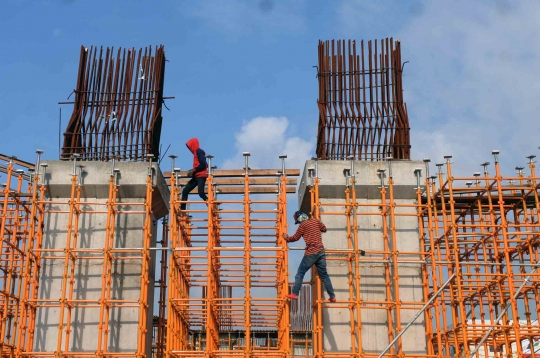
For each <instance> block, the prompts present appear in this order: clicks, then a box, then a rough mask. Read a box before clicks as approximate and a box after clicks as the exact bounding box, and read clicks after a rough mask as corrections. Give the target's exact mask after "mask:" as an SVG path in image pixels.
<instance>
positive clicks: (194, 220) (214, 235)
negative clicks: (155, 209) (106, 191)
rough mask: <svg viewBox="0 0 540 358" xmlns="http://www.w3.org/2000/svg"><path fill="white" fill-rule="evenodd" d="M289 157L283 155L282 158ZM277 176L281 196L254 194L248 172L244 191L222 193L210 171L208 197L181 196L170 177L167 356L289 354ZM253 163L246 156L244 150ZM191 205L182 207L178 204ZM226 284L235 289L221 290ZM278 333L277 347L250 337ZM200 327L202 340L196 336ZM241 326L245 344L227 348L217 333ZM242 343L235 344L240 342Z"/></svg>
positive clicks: (282, 201)
mask: <svg viewBox="0 0 540 358" xmlns="http://www.w3.org/2000/svg"><path fill="white" fill-rule="evenodd" d="M282 160H284V158H282ZM284 166H285V165H284V162H283V170H282V172H281V173H280V174H279V180H278V182H277V186H276V188H275V189H276V190H275V192H276V193H277V198H276V199H275V200H271V199H258V198H257V199H256V198H255V196H256V195H253V194H251V192H250V171H249V169H246V170H245V173H244V175H243V179H244V181H243V194H241V197H240V198H238V199H221V198H219V196H220V194H218V190H217V188H216V186H215V180H214V176H213V173H212V172H211V173H210V175H209V176H208V178H207V182H206V183H207V192H208V201H207V203H206V204H207V206H206V207H202V209H199V207H201V206H203V205H204V203H203V202H201V201H185V202H183V201H181V200H180V198H179V197H180V193H181V188H180V186H179V181H178V174H179V172H178V171H176V172H174V177H173V178H171V183H170V188H171V202H170V220H169V221H170V227H169V233H170V247H171V252H172V254H171V257H170V262H169V266H170V271H169V285H168V289H169V307H168V317H167V320H168V322H167V333H166V336H167V343H166V344H167V346H166V356H167V357H197V356H200V357H263V356H264V357H289V356H290V349H291V345H290V335H289V329H290V328H289V308H288V304H287V303H288V301H287V299H286V297H285V296H286V294H287V293H288V274H289V270H288V248H287V245H286V242H285V240H284V239H283V237H282V234H283V233H285V232H287V210H286V205H287V197H286V195H287V175H286V171H285V170H284ZM246 168H248V156H246ZM184 203H185V204H187V205H188V208H187V210H185V211H183V210H180V205H181V204H184ZM221 287H230V291H229V292H230V294H229V295H224V294H223V292H224V291H223V290H221ZM272 329H273V330H275V331H277V332H278V340H277V341H278V344H277V347H268V346H265V347H261V346H258V345H256V344H253V342H252V339H251V337H252V332H255V331H256V330H272ZM193 330H202V331H203V332H204V337H205V339H203V340H200V339H199V340H197V343H196V342H195V341H194V340H193V337H192V335H191V332H192V331H193ZM231 330H241V331H243V332H244V334H245V337H247V339H245V344H244V346H243V347H242V349H241V350H236V349H228V347H229V345H228V344H224V343H222V340H220V333H222V332H227V331H231ZM236 348H238V347H236Z"/></svg>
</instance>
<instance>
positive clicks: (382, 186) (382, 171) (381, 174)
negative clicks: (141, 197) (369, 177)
mask: <svg viewBox="0 0 540 358" xmlns="http://www.w3.org/2000/svg"><path fill="white" fill-rule="evenodd" d="M385 171H386V170H385V169H377V173H378V174H377V175H378V176H379V178H380V179H381V188H384V172H385Z"/></svg>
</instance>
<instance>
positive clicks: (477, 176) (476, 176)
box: [473, 172, 480, 185]
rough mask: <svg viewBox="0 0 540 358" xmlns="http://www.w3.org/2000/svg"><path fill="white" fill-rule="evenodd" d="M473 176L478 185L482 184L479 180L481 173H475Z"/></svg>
mask: <svg viewBox="0 0 540 358" xmlns="http://www.w3.org/2000/svg"><path fill="white" fill-rule="evenodd" d="M473 176H474V177H475V178H476V184H477V185H478V184H480V180H478V178H479V177H480V172H474V174H473Z"/></svg>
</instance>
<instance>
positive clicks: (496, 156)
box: [491, 149, 501, 163]
mask: <svg viewBox="0 0 540 358" xmlns="http://www.w3.org/2000/svg"><path fill="white" fill-rule="evenodd" d="M500 152H501V151H500V150H497V149H496V150H492V151H491V154H492V155H493V157H494V158H495V163H498V162H499V153H500Z"/></svg>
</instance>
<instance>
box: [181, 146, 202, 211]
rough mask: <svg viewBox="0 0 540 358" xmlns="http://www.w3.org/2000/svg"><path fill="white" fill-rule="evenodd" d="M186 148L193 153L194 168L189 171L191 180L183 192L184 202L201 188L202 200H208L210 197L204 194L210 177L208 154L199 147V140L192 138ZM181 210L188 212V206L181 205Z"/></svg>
mask: <svg viewBox="0 0 540 358" xmlns="http://www.w3.org/2000/svg"><path fill="white" fill-rule="evenodd" d="M186 146H187V147H188V149H189V150H190V151H191V153H193V168H192V169H190V170H189V171H188V177H190V178H191V180H190V181H189V182H188V183H187V184H186V186H185V187H184V190H182V201H186V200H187V199H188V195H189V193H190V192H191V191H192V190H193V189H194V188H195V187H198V188H199V196H200V197H201V198H202V200H204V201H206V200H208V197H207V196H206V194H205V193H204V185H205V184H206V178H207V177H208V164H207V163H206V153H205V152H204V150H202V149H201V148H200V146H199V140H198V139H197V138H191V139H190V140H188V141H187V143H186ZM180 209H181V210H186V204H185V203H182V204H181V205H180Z"/></svg>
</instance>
